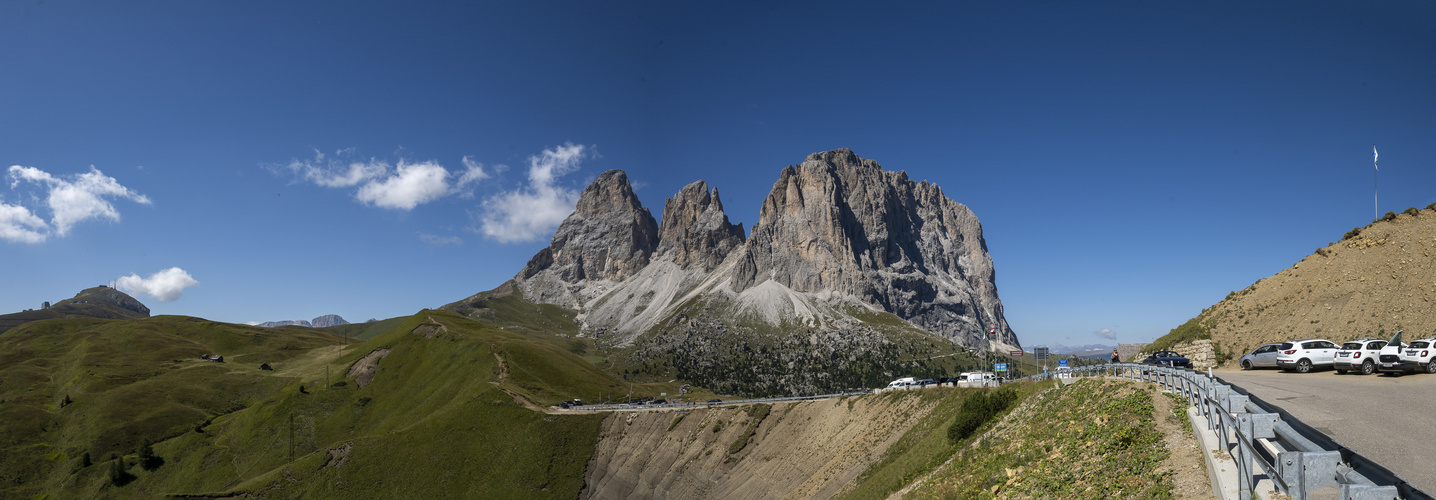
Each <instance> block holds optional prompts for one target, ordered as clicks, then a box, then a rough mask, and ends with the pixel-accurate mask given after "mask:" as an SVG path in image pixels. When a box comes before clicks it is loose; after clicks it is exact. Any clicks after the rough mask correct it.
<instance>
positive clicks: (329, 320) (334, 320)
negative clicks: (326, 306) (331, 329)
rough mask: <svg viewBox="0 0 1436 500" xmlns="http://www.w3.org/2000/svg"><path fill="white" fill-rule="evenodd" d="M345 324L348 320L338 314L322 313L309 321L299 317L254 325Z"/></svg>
mask: <svg viewBox="0 0 1436 500" xmlns="http://www.w3.org/2000/svg"><path fill="white" fill-rule="evenodd" d="M371 321H372V320H371ZM347 324H349V322H348V321H345V320H344V318H342V317H340V316H339V315H338V314H325V315H323V316H320V317H317V318H314V319H312V320H309V321H305V320H302V319H300V320H289V321H269V322H265V323H260V324H258V325H255V326H262V327H265V328H278V327H281V326H306V327H311V328H324V327H328V326H338V325H347Z"/></svg>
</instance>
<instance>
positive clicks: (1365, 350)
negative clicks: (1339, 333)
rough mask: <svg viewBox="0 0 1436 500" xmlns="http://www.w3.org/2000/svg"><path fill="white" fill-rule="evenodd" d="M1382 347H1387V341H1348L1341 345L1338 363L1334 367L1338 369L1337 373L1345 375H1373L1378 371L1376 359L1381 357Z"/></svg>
mask: <svg viewBox="0 0 1436 500" xmlns="http://www.w3.org/2000/svg"><path fill="white" fill-rule="evenodd" d="M1382 347H1386V341H1385V340H1377V339H1357V340H1348V341H1346V343H1344V344H1341V349H1340V350H1338V351H1336V362H1335V363H1334V365H1333V366H1334V367H1335V368H1336V373H1341V374H1345V373H1346V372H1349V371H1354V372H1357V373H1360V374H1362V375H1371V374H1372V373H1373V372H1375V371H1376V358H1377V357H1379V356H1380V355H1381V348H1382Z"/></svg>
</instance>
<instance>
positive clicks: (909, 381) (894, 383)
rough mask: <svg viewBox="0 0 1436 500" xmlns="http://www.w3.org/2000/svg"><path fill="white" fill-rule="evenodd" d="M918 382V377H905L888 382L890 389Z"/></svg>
mask: <svg viewBox="0 0 1436 500" xmlns="http://www.w3.org/2000/svg"><path fill="white" fill-rule="evenodd" d="M916 384H917V379H915V378H912V377H903V378H900V379H897V380H894V381H892V382H888V389H905V388H907V387H908V386H911V385H916Z"/></svg>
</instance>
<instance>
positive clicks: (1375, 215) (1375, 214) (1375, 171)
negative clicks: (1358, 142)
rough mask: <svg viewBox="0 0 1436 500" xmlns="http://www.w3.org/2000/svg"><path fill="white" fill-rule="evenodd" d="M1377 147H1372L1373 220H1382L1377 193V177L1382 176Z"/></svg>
mask: <svg viewBox="0 0 1436 500" xmlns="http://www.w3.org/2000/svg"><path fill="white" fill-rule="evenodd" d="M1377 157H1378V156H1377V154H1376V145H1375V144H1372V145H1371V168H1372V170H1371V220H1376V219H1379V218H1381V208H1380V193H1379V192H1378V191H1377V184H1376V177H1377V175H1380V174H1381V167H1380V166H1378V165H1377V163H1376V159H1377Z"/></svg>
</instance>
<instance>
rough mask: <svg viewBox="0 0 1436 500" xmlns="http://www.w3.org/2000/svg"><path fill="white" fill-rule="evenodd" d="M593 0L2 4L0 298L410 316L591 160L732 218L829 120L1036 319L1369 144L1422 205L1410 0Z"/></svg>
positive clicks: (1195, 270)
mask: <svg viewBox="0 0 1436 500" xmlns="http://www.w3.org/2000/svg"><path fill="white" fill-rule="evenodd" d="M415 4H418V5H415ZM616 4H618V3H617V2H562V3H560V2H504V3H463V4H461V3H459V2H191V1H174V2H144V1H140V2H123V3H119V2H99V1H96V2H76V1H64V0H52V1H44V2H6V3H4V4H3V5H0V74H3V75H4V78H3V79H0V168H7V167H8V168H7V170H6V171H5V177H4V181H5V183H4V185H3V186H0V284H3V286H0V310H3V311H7V312H8V311H17V310H21V309H25V308H33V307H38V306H39V304H40V302H41V301H46V300H48V301H56V300H60V299H64V298H68V297H70V296H72V295H73V294H74V293H75V292H77V291H79V290H80V289H83V288H86V287H89V286H94V285H97V284H102V283H106V282H110V281H114V280H121V282H122V284H125V285H126V286H127V287H128V288H129V289H131V290H136V295H137V298H139V299H140V300H142V301H144V302H145V303H146V304H147V305H149V306H150V307H151V309H152V310H153V311H154V312H155V313H156V314H185V315H193V316H200V317H205V318H210V319H215V320H220V321H230V322H248V321H269V320H281V319H308V318H312V317H315V316H318V315H321V314H329V313H335V314H340V315H342V316H344V317H345V318H347V319H349V320H351V321H362V320H365V319H368V318H371V317H374V318H386V317H392V316H398V315H407V314H412V313H413V312H415V311H417V310H418V309H420V308H424V307H435V306H438V305H441V304H444V303H447V302H451V301H454V300H457V299H460V298H463V297H465V296H468V295H470V294H472V293H475V292H478V291H482V290H487V289H490V288H493V287H495V286H497V285H499V284H501V283H502V282H503V281H504V280H506V279H508V278H510V277H512V276H513V275H514V274H515V273H516V272H517V271H518V270H519V269H520V268H521V267H522V266H523V264H524V263H525V262H526V261H527V260H528V258H529V257H530V256H532V255H533V253H534V252H536V251H537V250H539V249H540V248H542V247H544V246H546V245H547V242H548V237H549V236H551V234H552V230H553V227H554V225H555V224H556V221H555V217H557V218H561V214H562V212H565V211H567V210H569V209H571V205H568V206H567V208H565V207H564V205H563V204H564V203H571V200H572V196H573V195H574V193H576V192H577V190H580V189H582V187H583V186H584V185H585V184H586V183H587V182H588V181H590V180H592V179H593V178H594V177H596V176H597V175H598V174H599V173H601V172H602V171H604V170H607V169H613V168H618V169H623V170H625V171H627V172H628V176H629V178H630V179H631V180H632V181H634V182H635V183H636V186H637V188H638V193H639V197H640V198H641V199H642V201H643V202H644V204H645V205H646V206H647V207H649V209H650V210H652V211H653V212H654V215H655V217H656V216H659V215H661V212H662V207H663V200H664V199H665V198H666V197H669V196H672V195H673V194H674V193H676V192H677V191H678V190H679V189H680V188H681V187H682V186H683V185H685V184H687V183H688V182H691V181H693V180H697V179H703V180H706V181H708V183H709V184H710V185H713V186H716V187H717V188H718V189H719V190H720V191H721V193H722V196H723V201H724V204H725V207H726V208H727V211H728V214H729V217H730V219H732V220H734V221H741V222H743V223H744V227H745V228H749V229H751V227H752V224H753V222H754V221H756V220H757V216H758V210H759V208H760V204H761V201H762V198H763V197H764V196H765V195H766V194H767V192H768V190H769V189H770V188H771V187H772V183H773V182H774V181H775V180H776V179H777V174H778V171H779V170H780V169H781V168H783V167H784V166H786V165H789V164H794V163H797V162H800V161H801V160H802V159H803V157H804V156H806V155H807V154H809V153H812V152H815V151H824V150H830V149H835V148H840V147H847V148H852V149H853V150H854V151H856V152H857V153H858V154H859V155H860V156H863V157H865V158H872V159H874V160H877V161H878V162H880V163H881V164H883V165H884V166H885V167H886V168H888V169H892V170H906V171H907V172H908V173H909V175H910V176H911V177H913V178H915V179H919V180H921V179H927V180H930V181H932V182H935V183H937V184H938V185H940V186H942V188H943V190H944V192H946V193H947V194H948V196H950V197H952V198H954V199H955V200H957V201H959V202H961V203H964V204H966V205H967V206H969V207H970V208H972V210H973V211H974V212H975V213H976V214H977V216H978V217H979V218H980V219H981V220H982V222H983V225H984V230H985V236H986V239H987V244H988V248H989V250H990V251H991V254H992V258H993V260H994V263H995V265H996V268H997V284H998V291H999V293H1000V295H1001V298H1002V300H1003V303H1004V305H1005V307H1006V312H1007V318H1008V320H1009V321H1010V322H1011V324H1012V326H1013V328H1014V330H1015V331H1016V332H1017V333H1018V335H1019V338H1020V339H1021V340H1022V341H1023V343H1024V344H1025V345H1029V346H1031V345H1039V344H1048V343H1051V344H1081V343H1089V342H1106V343H1111V342H1112V340H1111V339H1110V338H1109V337H1112V336H1115V338H1116V340H1118V341H1122V342H1128V341H1143V340H1148V339H1151V338H1154V337H1156V336H1160V335H1162V334H1164V333H1166V332H1167V331H1168V330H1169V329H1171V328H1172V327H1174V326H1176V325H1178V324H1180V323H1182V322H1183V321H1185V320H1186V319H1188V318H1190V317H1192V316H1195V315H1196V314H1197V313H1199V312H1200V311H1201V309H1202V308H1204V307H1206V306H1209V305H1211V304H1213V303H1215V302H1217V301H1218V300H1220V299H1221V298H1222V297H1223V296H1225V295H1226V294H1227V292H1229V291H1231V290H1238V289H1241V288H1244V287H1246V286H1247V285H1249V284H1251V283H1252V282H1254V281H1256V280H1258V279H1260V278H1263V277H1266V276H1269V275H1271V274H1274V273H1275V272H1277V271H1279V270H1281V269H1284V268H1286V267H1288V266H1290V265H1291V264H1292V263H1294V262H1297V261H1298V260H1300V259H1301V258H1302V257H1304V256H1305V255H1308V254H1310V253H1311V252H1312V251H1314V250H1315V249H1316V248H1318V247H1321V246H1324V245H1326V243H1328V242H1331V241H1336V240H1337V239H1339V238H1340V237H1341V235H1342V234H1343V233H1345V232H1346V231H1348V230H1350V229H1351V228H1352V227H1357V226H1362V225H1365V224H1366V223H1368V222H1370V221H1371V220H1372V219H1373V218H1374V214H1373V199H1372V198H1373V197H1372V188H1373V186H1372V184H1373V169H1372V166H1371V146H1372V145H1373V144H1375V145H1376V146H1377V147H1378V148H1380V151H1381V159H1382V162H1381V163H1382V169H1381V171H1380V180H1379V182H1380V200H1381V201H1380V211H1381V212H1383V213H1384V212H1386V211H1388V210H1396V211H1400V210H1402V209H1405V208H1406V207H1411V206H1416V207H1424V206H1426V205H1427V204H1429V203H1431V202H1436V193H1433V188H1436V168H1433V167H1436V164H1433V159H1436V139H1433V138H1436V90H1433V89H1436V64H1432V62H1433V61H1436V7H1433V6H1432V4H1430V3H1429V2H1380V3H1379V4H1377V5H1372V3H1370V2H1366V3H1360V4H1358V3H1354V2H1353V3H1343V2H1321V3H1318V2H1260V3H1258V5H1250V4H1249V3H1248V2H1221V3H1172V2H1090V3H1079V2H1021V1H1019V2H982V3H979V2H943V3H922V2H820V3H808V4H792V5H780V6H770V5H765V4H757V3H754V4H738V3H731V2H643V3H625V4H621V5H616ZM12 166H13V167H12ZM556 207H557V208H556ZM555 210H558V211H559V213H560V215H558V216H555V215H553V212H554V211H555ZM173 268H179V269H178V270H173ZM122 278H123V279H122Z"/></svg>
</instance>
